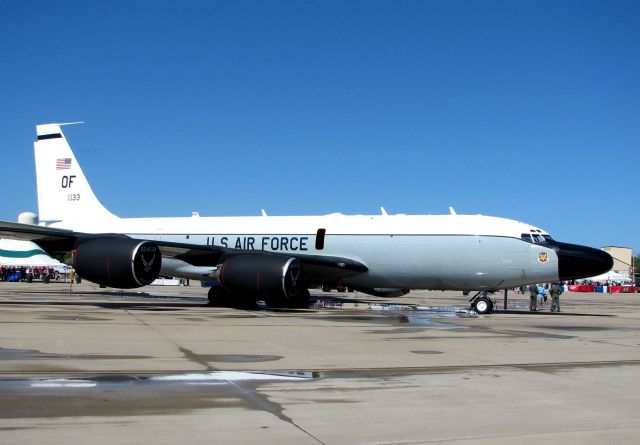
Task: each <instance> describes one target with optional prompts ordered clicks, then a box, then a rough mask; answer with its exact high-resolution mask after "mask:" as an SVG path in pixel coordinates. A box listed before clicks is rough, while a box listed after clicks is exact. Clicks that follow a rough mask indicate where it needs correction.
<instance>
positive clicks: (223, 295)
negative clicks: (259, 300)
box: [207, 286, 256, 309]
mask: <svg viewBox="0 0 640 445" xmlns="http://www.w3.org/2000/svg"><path fill="white" fill-rule="evenodd" d="M207 298H208V299H209V306H213V307H233V308H238V309H255V308H256V299H255V297H249V296H245V295H233V294H230V293H229V292H227V291H226V290H224V289H223V288H222V287H220V286H215V287H212V288H210V289H209V293H208V294H207Z"/></svg>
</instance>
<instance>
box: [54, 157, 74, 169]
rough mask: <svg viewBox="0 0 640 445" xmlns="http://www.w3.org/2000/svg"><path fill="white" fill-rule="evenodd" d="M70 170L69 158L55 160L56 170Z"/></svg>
mask: <svg viewBox="0 0 640 445" xmlns="http://www.w3.org/2000/svg"><path fill="white" fill-rule="evenodd" d="M70 168H71V158H58V159H56V170H69V169H70Z"/></svg>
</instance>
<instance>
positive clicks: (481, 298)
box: [469, 291, 493, 314]
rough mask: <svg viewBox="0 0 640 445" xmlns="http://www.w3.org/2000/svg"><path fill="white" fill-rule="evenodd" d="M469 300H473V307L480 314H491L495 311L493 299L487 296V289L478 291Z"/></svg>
mask: <svg viewBox="0 0 640 445" xmlns="http://www.w3.org/2000/svg"><path fill="white" fill-rule="evenodd" d="M469 301H471V309H473V310H474V311H476V313H478V314H490V313H491V312H493V301H492V300H491V298H489V297H488V296H487V292H486V291H481V292H478V293H477V294H475V295H474V296H473V298H471V300H469Z"/></svg>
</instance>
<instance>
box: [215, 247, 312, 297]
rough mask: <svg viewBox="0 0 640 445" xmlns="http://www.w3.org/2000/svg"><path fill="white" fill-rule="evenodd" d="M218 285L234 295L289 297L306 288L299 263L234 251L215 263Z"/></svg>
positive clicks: (277, 257) (297, 261)
mask: <svg viewBox="0 0 640 445" xmlns="http://www.w3.org/2000/svg"><path fill="white" fill-rule="evenodd" d="M218 277H219V281H220V285H221V286H222V288H223V289H224V290H225V291H227V292H229V293H231V294H238V295H251V296H256V297H265V298H276V299H278V298H279V299H286V300H291V299H294V298H296V297H297V296H298V295H300V292H301V291H304V290H306V288H305V287H304V285H303V283H302V263H301V262H300V260H298V259H296V258H287V257H280V256H275V255H236V256H232V257H229V258H227V259H226V260H225V261H224V263H222V264H221V265H220V266H219V272H218Z"/></svg>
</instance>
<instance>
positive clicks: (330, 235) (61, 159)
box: [0, 123, 613, 313]
mask: <svg viewBox="0 0 640 445" xmlns="http://www.w3.org/2000/svg"><path fill="white" fill-rule="evenodd" d="M63 125H67V124H62V123H59V124H55V123H54V124H43V125H37V126H36V135H37V140H36V141H35V142H34V152H35V161H36V179H37V194H38V219H39V221H37V220H36V221H33V223H34V224H20V223H11V222H0V237H6V238H15V239H26V240H30V241H33V242H35V243H36V244H38V245H39V246H40V247H42V249H43V250H45V251H46V252H49V253H53V252H71V258H72V260H71V263H72V266H73V267H74V268H75V270H76V272H77V273H78V274H80V276H82V277H83V278H85V279H88V280H90V281H93V282H95V283H99V284H101V285H103V286H109V287H115V288H136V287H141V286H144V285H148V284H150V283H151V282H153V281H154V280H155V278H156V277H158V276H159V275H164V276H174V277H181V278H190V279H199V280H212V281H214V282H215V283H217V284H218V285H217V286H214V287H211V289H210V290H209V291H208V301H209V304H211V305H214V306H232V307H247V306H252V305H255V303H256V300H264V301H265V302H266V303H267V304H268V305H269V306H273V307H277V306H280V307H291V308H295V307H308V303H309V298H310V294H309V290H308V288H309V287H310V286H315V285H318V286H331V287H337V286H346V287H349V288H352V289H355V290H358V291H360V292H363V293H366V294H369V295H374V296H383V297H394V296H400V295H404V294H406V293H408V292H409V290H410V289H431V290H462V291H470V290H473V291H478V294H476V295H475V296H474V297H473V298H472V300H471V305H472V308H473V309H475V310H476V312H478V313H490V312H492V310H493V302H492V301H491V299H490V298H488V297H487V292H492V291H497V290H500V289H507V288H513V287H517V286H523V285H528V284H530V283H540V282H552V281H566V280H571V279H578V278H584V277H590V276H594V275H599V274H601V273H604V272H607V271H608V270H610V269H611V267H612V266H613V259H612V257H611V256H610V255H609V254H608V253H606V252H604V251H602V250H599V249H594V248H591V247H586V246H581V245H576V244H568V243H563V242H559V241H556V240H554V239H553V238H552V237H551V235H549V233H548V232H547V231H545V230H543V229H540V228H538V227H536V226H533V225H531V224H527V223H523V222H519V221H515V220H511V219H505V218H498V217H493V216H482V215H463V214H457V213H456V212H455V211H454V210H453V209H450V214H444V215H404V214H398V215H393V214H388V213H387V212H386V211H385V210H384V209H383V208H381V214H379V215H343V214H339V213H334V214H329V215H324V216H269V215H267V213H266V212H264V211H263V212H262V215H261V216H255V217H251V216H245V217H201V216H200V215H199V214H198V213H196V212H194V213H193V215H191V216H190V217H176V218H164V217H162V218H161V217H154V218H120V217H118V216H116V215H114V214H113V213H111V212H110V211H109V210H107V209H106V208H105V207H104V206H103V205H102V204H101V203H100V201H99V200H98V199H97V197H96V196H95V194H94V193H93V191H92V189H91V186H90V185H89V182H88V181H87V178H86V177H85V175H84V173H83V171H82V169H81V168H80V164H79V163H78V161H77V159H76V156H75V155H74V153H73V152H72V150H71V147H70V146H69V144H68V142H67V139H66V138H65V136H64V134H63V132H62V126H63ZM36 224H37V225H36Z"/></svg>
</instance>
